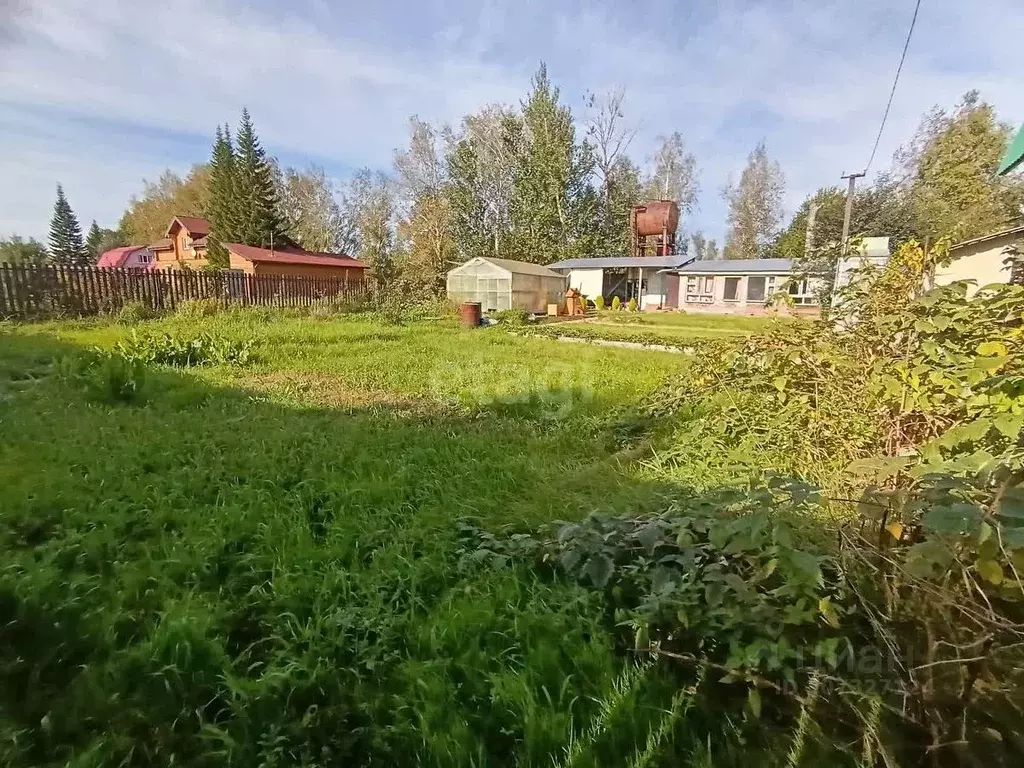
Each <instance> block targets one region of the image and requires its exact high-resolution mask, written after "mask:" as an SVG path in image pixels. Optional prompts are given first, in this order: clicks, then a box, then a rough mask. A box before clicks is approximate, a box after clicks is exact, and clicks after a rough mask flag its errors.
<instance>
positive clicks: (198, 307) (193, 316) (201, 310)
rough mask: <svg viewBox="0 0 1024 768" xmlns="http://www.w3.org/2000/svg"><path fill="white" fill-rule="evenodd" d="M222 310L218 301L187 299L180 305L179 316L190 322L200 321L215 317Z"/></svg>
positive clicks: (211, 299)
mask: <svg viewBox="0 0 1024 768" xmlns="http://www.w3.org/2000/svg"><path fill="white" fill-rule="evenodd" d="M221 309H222V308H221V305H220V302H219V301H217V299H213V298H209V299H186V300H185V301H183V302H181V304H179V305H178V308H177V315H178V316H179V317H183V318H186V319H188V320H200V319H202V318H204V317H213V316H214V315H216V314H218V313H219V312H220V311H221Z"/></svg>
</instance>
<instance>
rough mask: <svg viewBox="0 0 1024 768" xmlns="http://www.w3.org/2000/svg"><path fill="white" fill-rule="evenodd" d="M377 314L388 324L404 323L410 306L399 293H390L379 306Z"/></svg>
mask: <svg viewBox="0 0 1024 768" xmlns="http://www.w3.org/2000/svg"><path fill="white" fill-rule="evenodd" d="M376 315H377V317H379V318H380V319H381V320H382V321H383V322H384V323H386V324H387V325H404V324H405V321H406V319H407V316H408V307H407V306H406V303H405V300H404V299H403V298H402V297H401V296H399V295H398V294H397V293H389V294H387V295H386V296H385V297H384V298H383V299H382V300H381V302H380V304H379V305H378V306H377V311H376Z"/></svg>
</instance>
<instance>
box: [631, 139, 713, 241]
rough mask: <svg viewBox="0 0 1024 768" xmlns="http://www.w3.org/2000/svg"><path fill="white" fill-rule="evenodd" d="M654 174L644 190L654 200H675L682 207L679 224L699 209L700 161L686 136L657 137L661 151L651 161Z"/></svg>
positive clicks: (649, 177) (649, 178)
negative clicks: (698, 169)
mask: <svg viewBox="0 0 1024 768" xmlns="http://www.w3.org/2000/svg"><path fill="white" fill-rule="evenodd" d="M651 166H652V168H651V173H650V175H649V176H648V177H647V179H646V182H645V184H644V191H645V193H646V194H647V196H648V198H650V199H652V200H674V201H675V202H676V203H677V204H678V205H679V213H680V214H681V216H680V222H681V221H682V219H683V217H685V216H686V215H687V214H690V213H692V212H693V211H694V210H695V209H696V207H697V195H698V194H699V193H700V184H699V182H698V180H697V158H695V157H694V156H693V153H692V152H688V151H687V150H686V142H685V141H684V140H683V135H682V134H681V133H679V131H676V132H674V133H672V134H671V135H669V136H659V137H658V148H657V149H656V150H655V152H654V156H653V157H652V158H651Z"/></svg>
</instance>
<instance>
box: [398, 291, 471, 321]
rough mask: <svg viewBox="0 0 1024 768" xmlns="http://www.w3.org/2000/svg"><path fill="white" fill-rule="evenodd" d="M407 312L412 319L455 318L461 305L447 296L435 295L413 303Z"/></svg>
mask: <svg viewBox="0 0 1024 768" xmlns="http://www.w3.org/2000/svg"><path fill="white" fill-rule="evenodd" d="M407 314H408V316H409V318H410V319H411V320H438V319H441V320H454V319H456V318H457V317H458V316H459V306H458V304H456V303H455V302H453V301H451V300H450V299H449V298H448V297H447V296H433V297H430V298H427V299H422V300H421V301H419V302H417V303H416V304H414V305H412V306H411V307H410V308H409V310H408V313H407Z"/></svg>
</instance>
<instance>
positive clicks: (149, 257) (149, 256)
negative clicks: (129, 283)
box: [96, 245, 156, 269]
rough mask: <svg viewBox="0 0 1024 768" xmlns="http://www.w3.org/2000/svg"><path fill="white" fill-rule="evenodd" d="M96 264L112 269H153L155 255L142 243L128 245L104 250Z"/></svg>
mask: <svg viewBox="0 0 1024 768" xmlns="http://www.w3.org/2000/svg"><path fill="white" fill-rule="evenodd" d="M96 266H97V267H107V268H114V269H153V268H154V267H155V266H156V256H155V255H154V253H153V252H152V251H151V250H150V249H149V248H147V247H146V246H144V245H129V246H127V247H124V248H111V249H110V250H109V251H104V252H103V254H101V255H100V258H99V261H97V262H96Z"/></svg>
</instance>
